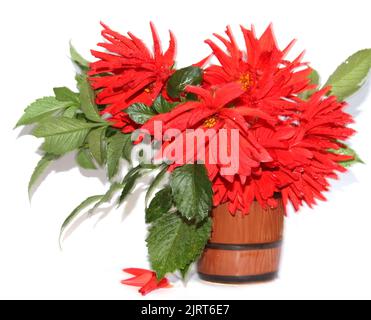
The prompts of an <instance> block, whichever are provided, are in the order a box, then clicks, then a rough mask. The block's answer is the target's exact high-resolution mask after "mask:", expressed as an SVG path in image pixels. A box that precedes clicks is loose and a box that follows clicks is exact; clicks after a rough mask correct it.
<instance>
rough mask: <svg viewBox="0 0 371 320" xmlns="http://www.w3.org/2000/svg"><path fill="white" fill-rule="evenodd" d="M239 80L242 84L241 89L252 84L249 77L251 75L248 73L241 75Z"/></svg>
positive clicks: (247, 87) (245, 88) (246, 88)
mask: <svg viewBox="0 0 371 320" xmlns="http://www.w3.org/2000/svg"><path fill="white" fill-rule="evenodd" d="M239 81H240V83H241V85H242V89H244V90H248V89H249V88H250V87H251V86H252V84H253V80H252V79H251V76H250V74H248V73H245V74H243V75H241V77H240V80H239Z"/></svg>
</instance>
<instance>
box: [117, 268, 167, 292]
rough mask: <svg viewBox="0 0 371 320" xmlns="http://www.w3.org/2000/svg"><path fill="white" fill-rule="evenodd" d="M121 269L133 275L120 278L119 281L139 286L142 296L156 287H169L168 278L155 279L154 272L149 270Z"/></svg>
mask: <svg viewBox="0 0 371 320" xmlns="http://www.w3.org/2000/svg"><path fill="white" fill-rule="evenodd" d="M123 271H124V272H125V273H128V274H131V275H132V276H134V277H132V278H130V279H127V280H122V281H121V283H122V284H124V285H127V286H133V287H140V289H139V293H141V294H142V295H143V296H145V295H147V294H149V293H151V292H152V291H154V290H157V289H166V288H171V285H170V282H169V280H168V279H166V278H164V279H162V280H160V281H159V280H157V277H156V273H155V272H153V271H151V270H145V269H137V268H131V269H124V270H123Z"/></svg>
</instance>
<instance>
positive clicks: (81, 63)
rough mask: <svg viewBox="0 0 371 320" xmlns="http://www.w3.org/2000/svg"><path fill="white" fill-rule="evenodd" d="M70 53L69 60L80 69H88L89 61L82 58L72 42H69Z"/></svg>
mask: <svg viewBox="0 0 371 320" xmlns="http://www.w3.org/2000/svg"><path fill="white" fill-rule="evenodd" d="M70 55H71V60H72V61H73V62H74V63H75V64H76V65H77V66H78V67H79V68H80V69H81V70H84V71H86V70H88V69H89V61H87V60H86V59H84V58H83V57H82V56H81V55H80V54H79V53H78V52H77V51H76V49H75V48H74V47H73V45H72V43H70Z"/></svg>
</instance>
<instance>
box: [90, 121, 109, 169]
mask: <svg viewBox="0 0 371 320" xmlns="http://www.w3.org/2000/svg"><path fill="white" fill-rule="evenodd" d="M106 130H107V128H106V127H102V128H97V129H94V130H92V131H91V132H90V133H89V135H88V138H87V142H88V146H89V149H90V152H91V154H92V155H93V157H94V159H95V160H96V161H97V163H98V164H99V165H102V164H103V163H104V161H105V158H106V147H105V133H106Z"/></svg>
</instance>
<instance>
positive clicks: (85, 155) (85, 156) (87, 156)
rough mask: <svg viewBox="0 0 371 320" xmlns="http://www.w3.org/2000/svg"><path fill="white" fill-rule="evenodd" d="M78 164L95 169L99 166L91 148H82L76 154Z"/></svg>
mask: <svg viewBox="0 0 371 320" xmlns="http://www.w3.org/2000/svg"><path fill="white" fill-rule="evenodd" d="M76 161H77V163H78V165H79V166H80V167H81V168H83V169H86V170H95V169H97V167H96V166H95V164H94V160H93V157H92V155H91V153H90V151H89V150H87V149H81V150H79V152H78V153H77V155H76Z"/></svg>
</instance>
